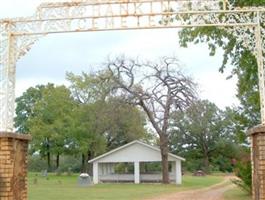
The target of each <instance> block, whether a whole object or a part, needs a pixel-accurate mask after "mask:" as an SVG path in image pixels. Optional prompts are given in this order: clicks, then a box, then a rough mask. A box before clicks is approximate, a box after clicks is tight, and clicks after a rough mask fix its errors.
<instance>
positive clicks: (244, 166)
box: [232, 156, 252, 194]
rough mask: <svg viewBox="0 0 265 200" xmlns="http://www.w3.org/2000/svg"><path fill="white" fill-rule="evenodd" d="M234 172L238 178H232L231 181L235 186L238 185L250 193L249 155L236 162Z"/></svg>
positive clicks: (250, 172)
mask: <svg viewBox="0 0 265 200" xmlns="http://www.w3.org/2000/svg"><path fill="white" fill-rule="evenodd" d="M235 174H236V176H237V177H238V178H239V179H236V180H233V181H232V182H233V183H234V184H236V185H237V186H239V187H240V188H241V189H243V190H245V191H247V192H248V193H249V194H251V191H252V171H251V161H250V158H249V156H247V157H245V158H244V159H242V160H241V161H239V162H237V164H236V167H235Z"/></svg>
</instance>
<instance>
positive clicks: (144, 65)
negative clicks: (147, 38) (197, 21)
mask: <svg viewBox="0 0 265 200" xmlns="http://www.w3.org/2000/svg"><path fill="white" fill-rule="evenodd" d="M107 66H108V70H109V73H110V75H111V77H112V78H113V80H114V82H115V83H116V92H117V94H118V95H121V96H122V97H123V99H124V100H125V101H126V102H127V103H129V104H134V105H138V106H140V107H141V108H142V109H143V110H144V111H145V113H146V115H147V117H148V119H149V120H150V122H151V124H152V126H153V128H154V130H155V131H156V133H157V134H158V136H159V139H160V144H159V145H160V149H161V156H162V174H163V183H165V184H167V183H169V173H168V153H169V147H168V143H169V142H168V138H169V131H168V130H169V128H170V116H171V113H172V112H174V111H182V110H184V109H185V108H186V107H187V106H188V105H190V103H191V102H192V101H193V100H194V99H195V98H196V84H195V83H194V82H193V80H192V79H191V78H190V77H188V76H185V75H184V74H183V73H182V71H181V69H180V66H179V63H178V60H177V59H176V58H173V57H164V58H161V59H160V60H159V61H158V62H156V63H154V62H150V61H146V62H139V61H138V60H133V59H126V58H124V57H119V58H116V59H115V60H113V61H109V62H108V63H107Z"/></svg>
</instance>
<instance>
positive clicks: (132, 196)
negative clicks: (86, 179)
mask: <svg viewBox="0 0 265 200" xmlns="http://www.w3.org/2000/svg"><path fill="white" fill-rule="evenodd" d="M77 177H78V176H77V175H75V176H55V175H49V178H48V180H46V178H44V177H41V176H36V175H35V174H30V175H29V200H47V199H48V200H73V199H74V200H142V199H145V198H147V197H152V196H157V195H161V194H165V193H172V192H176V191H183V190H188V189H197V188H203V187H207V186H210V185H213V184H216V183H219V182H221V181H222V180H223V178H222V177H221V176H208V177H192V176H184V178H183V184H182V185H181V186H176V185H173V184H172V185H161V184H139V185H135V184H99V185H95V186H90V187H86V188H84V187H79V186H78V185H77V179H78V178H77ZM34 179H37V184H34Z"/></svg>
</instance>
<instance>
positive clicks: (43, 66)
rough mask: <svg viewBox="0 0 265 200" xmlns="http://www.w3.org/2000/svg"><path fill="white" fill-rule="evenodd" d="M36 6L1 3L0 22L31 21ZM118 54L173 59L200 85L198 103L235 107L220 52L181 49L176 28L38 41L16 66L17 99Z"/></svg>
mask: <svg viewBox="0 0 265 200" xmlns="http://www.w3.org/2000/svg"><path fill="white" fill-rule="evenodd" d="M59 1H60V0H59ZM40 2H44V1H42V0H23V1H22V0H1V1H0V18H9V17H21V16H24V17H25V16H31V15H33V14H34V12H35V8H36V7H37V6H38V5H39V3H40ZM50 2H51V1H50ZM57 2H58V0H57ZM120 54H124V55H126V56H128V57H131V56H132V57H136V56H139V57H140V58H143V59H146V58H147V59H156V58H158V57H161V56H166V55H174V56H177V57H178V59H179V60H180V62H181V64H182V65H183V68H184V69H185V71H186V72H187V74H189V75H191V76H192V77H193V78H194V79H195V81H197V82H198V83H199V86H200V96H201V98H203V99H209V100H210V101H212V102H214V103H216V104H217V105H218V106H219V107H220V108H224V107H225V106H231V105H233V104H237V103H238V101H237V99H236V97H235V93H236V80H235V79H233V80H226V76H227V74H228V73H227V74H226V75H223V74H220V73H219V72H218V68H219V67H220V66H221V62H222V52H221V51H220V50H219V51H218V52H217V55H216V56H215V57H210V56H209V55H208V54H209V52H208V49H207V46H206V45H196V46H194V45H190V46H189V48H180V47H179V45H178V29H162V30H137V31H111V32H90V33H71V34H56V35H49V36H46V37H44V38H41V39H40V41H38V42H37V43H36V44H35V45H34V46H33V48H32V49H31V51H30V52H29V53H28V54H27V55H26V56H24V57H23V58H22V59H20V60H19V61H18V63H17V89H16V95H17V96H19V95H21V94H22V92H24V91H25V90H26V89H27V88H28V87H30V86H35V85H36V84H46V83H47V82H52V83H56V84H63V83H64V84H67V83H66V81H65V73H66V72H67V71H71V72H74V73H76V74H79V73H81V72H82V71H85V72H86V71H91V70H94V71H95V70H96V69H95V68H94V69H93V68H92V67H91V66H95V65H98V64H100V63H102V62H104V61H105V60H106V58H107V57H108V56H111V57H114V56H115V55H120Z"/></svg>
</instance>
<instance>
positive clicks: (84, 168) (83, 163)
mask: <svg viewBox="0 0 265 200" xmlns="http://www.w3.org/2000/svg"><path fill="white" fill-rule="evenodd" d="M81 172H82V173H85V172H86V156H85V154H83V153H82V167H81Z"/></svg>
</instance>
